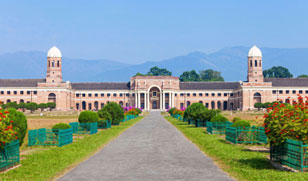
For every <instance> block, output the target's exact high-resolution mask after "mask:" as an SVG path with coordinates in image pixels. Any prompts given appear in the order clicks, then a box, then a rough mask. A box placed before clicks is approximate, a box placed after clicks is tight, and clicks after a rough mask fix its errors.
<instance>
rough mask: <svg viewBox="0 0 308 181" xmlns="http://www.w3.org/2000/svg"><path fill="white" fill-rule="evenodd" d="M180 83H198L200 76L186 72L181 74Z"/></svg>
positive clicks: (192, 72)
mask: <svg viewBox="0 0 308 181" xmlns="http://www.w3.org/2000/svg"><path fill="white" fill-rule="evenodd" d="M180 81H181V82H197V81H200V75H199V74H198V73H197V72H196V71H195V70H191V71H186V72H183V73H182V75H181V76H180Z"/></svg>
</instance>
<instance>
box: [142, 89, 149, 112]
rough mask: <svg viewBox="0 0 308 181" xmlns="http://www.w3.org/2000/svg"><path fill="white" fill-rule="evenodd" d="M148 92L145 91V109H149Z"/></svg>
mask: <svg viewBox="0 0 308 181" xmlns="http://www.w3.org/2000/svg"><path fill="white" fill-rule="evenodd" d="M147 97H148V96H147V93H146V92H145V93H144V99H143V101H144V110H147V107H148V100H147Z"/></svg>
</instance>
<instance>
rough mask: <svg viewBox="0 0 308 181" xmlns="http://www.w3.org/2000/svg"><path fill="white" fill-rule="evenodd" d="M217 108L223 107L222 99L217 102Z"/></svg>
mask: <svg viewBox="0 0 308 181" xmlns="http://www.w3.org/2000/svg"><path fill="white" fill-rule="evenodd" d="M217 109H221V102H220V101H218V102H217Z"/></svg>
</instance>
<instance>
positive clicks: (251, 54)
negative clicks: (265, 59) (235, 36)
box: [248, 45, 262, 57]
mask: <svg viewBox="0 0 308 181" xmlns="http://www.w3.org/2000/svg"><path fill="white" fill-rule="evenodd" d="M248 57H262V52H261V50H260V49H259V48H258V47H257V46H256V45H254V46H253V47H251V48H250V50H249V52H248Z"/></svg>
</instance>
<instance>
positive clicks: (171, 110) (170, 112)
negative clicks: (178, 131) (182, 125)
mask: <svg viewBox="0 0 308 181" xmlns="http://www.w3.org/2000/svg"><path fill="white" fill-rule="evenodd" d="M174 110H175V107H173V108H171V109H169V111H168V113H169V114H170V115H172V114H173V111H174Z"/></svg>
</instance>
